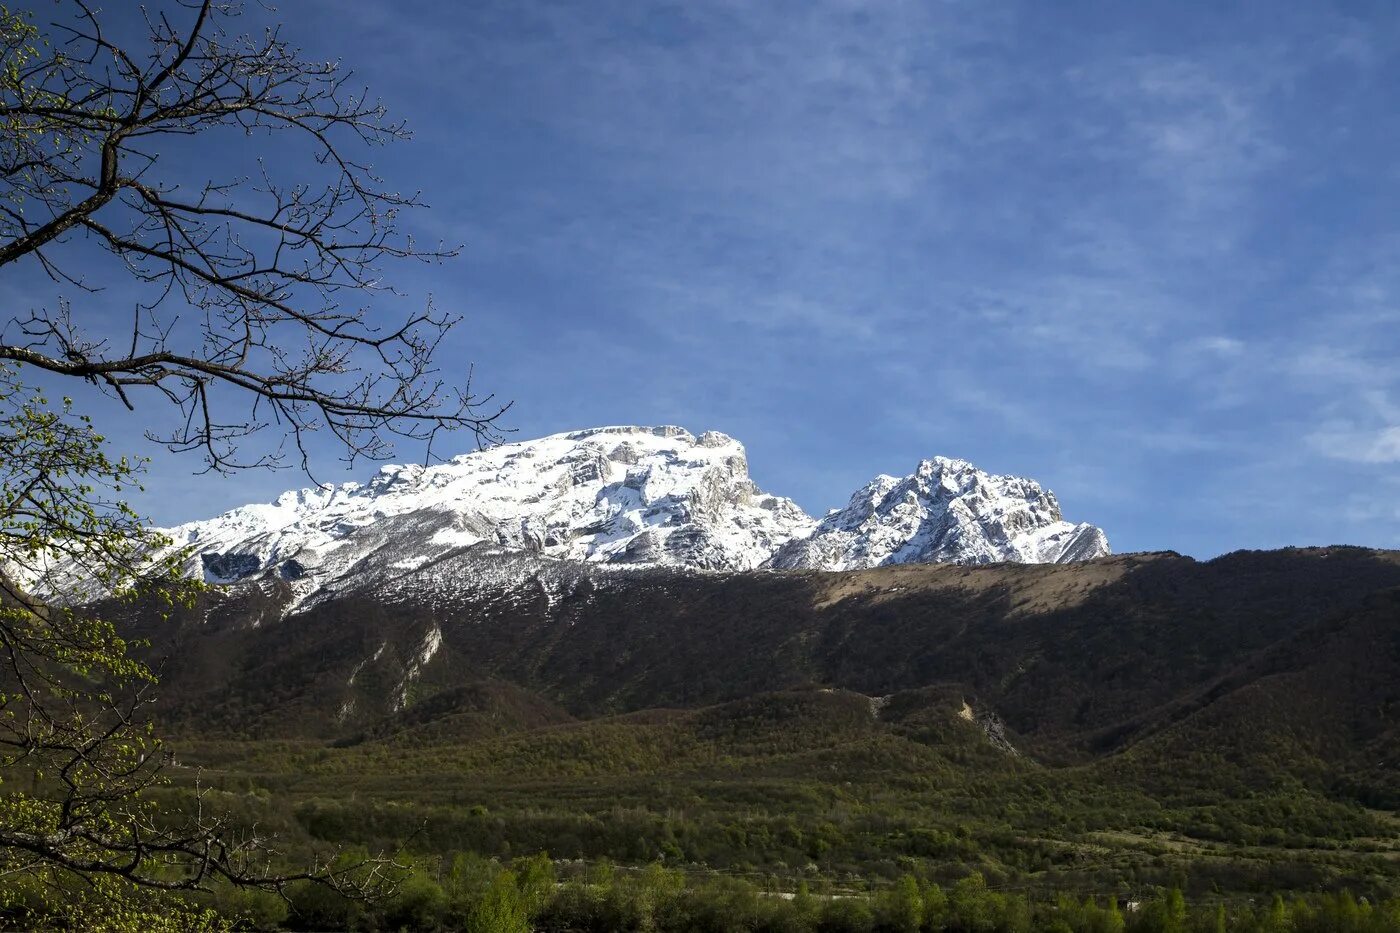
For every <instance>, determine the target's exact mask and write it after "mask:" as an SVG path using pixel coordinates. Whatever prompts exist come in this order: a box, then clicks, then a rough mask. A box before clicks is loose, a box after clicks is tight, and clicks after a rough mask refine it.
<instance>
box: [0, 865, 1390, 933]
mask: <svg viewBox="0 0 1400 933" xmlns="http://www.w3.org/2000/svg"><path fill="white" fill-rule="evenodd" d="M557 871H562V872H564V873H566V874H567V877H564V878H563V879H562V880H561V878H560V877H559V876H558V875H557V874H556V872H557ZM156 897H157V896H156V895H153V894H151V893H150V892H141V891H137V890H135V889H127V888H123V887H121V886H120V885H118V884H115V883H110V882H103V883H101V884H99V885H98V886H97V887H96V888H94V889H89V890H86V891H84V890H77V889H68V890H55V889H39V888H37V887H33V886H31V887H22V886H21V887H15V886H11V887H9V888H8V889H6V891H5V899H4V901H3V903H4V914H3V922H4V926H5V928H30V927H33V926H36V925H39V926H42V925H45V924H52V925H54V926H57V927H63V928H71V929H84V930H103V931H107V930H110V931H127V930H132V931H135V930H151V931H167V930H168V931H204V930H233V929H236V930H282V929H288V930H362V931H387V930H409V931H427V933H436V931H446V930H462V931H467V933H530V931H541V933H594V931H596V933H615V931H655V933H664V931H677V933H679V931H712V933H731V931H752V933H769V931H771V933H922V931H929V933H944V931H946V933H964V931H966V933H1036V931H1053V933H1216V931H1243V933H1285V931H1288V933H1390V931H1400V899H1397V900H1391V901H1387V902H1383V903H1371V902H1369V901H1368V900H1367V899H1366V898H1356V897H1353V896H1352V895H1351V894H1349V893H1346V892H1343V893H1339V894H1324V895H1309V896H1297V897H1293V898H1291V899H1285V898H1284V897H1281V896H1275V897H1272V898H1265V899H1262V900H1249V901H1238V902H1227V901H1221V900H1218V899H1215V900H1212V899H1200V900H1198V901H1196V902H1192V901H1191V900H1189V899H1188V898H1187V897H1185V896H1184V895H1183V894H1182V893H1181V891H1179V890H1177V889H1169V890H1166V891H1162V892H1160V893H1159V894H1158V895H1157V896H1155V897H1152V898H1149V899H1146V900H1141V901H1137V900H1134V901H1128V902H1124V903H1120V902H1119V901H1118V900H1117V899H1116V898H1113V897H1107V898H1103V897H1100V898H1092V897H1091V898H1084V899H1077V898H1075V897H1072V896H1070V895H1061V896H1060V897H1058V898H1057V899H1055V900H1053V901H1046V900H1035V899H1032V898H1028V897H1026V896H1024V895H1022V894H1018V893H1015V892H1009V891H1002V890H997V889H995V888H993V887H990V886H989V885H988V884H987V882H986V880H985V879H984V878H983V876H982V875H980V874H977V873H974V874H971V875H968V876H967V877H965V878H963V879H961V880H959V881H957V882H954V883H952V884H950V885H946V886H941V885H939V884H937V883H934V882H931V881H928V880H926V879H920V878H917V877H915V876H913V875H905V876H902V877H901V878H899V879H898V880H897V881H896V882H895V883H894V884H892V885H887V886H885V887H882V888H880V889H878V890H874V891H859V890H849V891H823V892H813V891H811V890H809V889H808V887H807V886H806V885H802V886H800V887H799V888H798V889H797V890H796V891H777V890H773V889H771V888H770V887H767V886H764V885H761V884H755V883H752V882H750V881H747V880H744V879H741V878H734V877H715V876H710V877H706V878H688V877H687V876H686V875H684V874H683V873H681V872H679V871H676V870H673V869H667V868H664V867H662V866H661V865H659V864H653V865H650V866H647V867H645V868H641V869H636V870H626V869H621V868H618V867H616V866H614V865H612V864H611V863H607V862H603V863H594V864H591V865H588V866H579V865H573V864H569V863H565V864H563V865H560V866H556V864H555V863H553V862H551V861H550V859H549V858H548V857H546V856H544V855H537V856H533V857H530V858H525V859H517V860H516V861H515V862H512V863H509V864H505V863H501V862H499V861H496V860H488V859H483V858H480V857H478V856H472V855H462V854H459V855H457V856H455V857H453V858H451V859H442V860H433V861H431V862H424V863H422V864H420V865H418V866H416V867H415V868H414V870H413V871H412V873H411V874H410V876H409V877H408V878H407V879H406V880H405V882H404V883H403V884H402V885H401V886H400V887H399V889H398V891H397V893H396V895H395V896H394V897H393V898H391V899H389V900H387V901H384V902H382V903H379V904H376V905H367V904H365V903H364V902H357V901H352V900H348V899H346V898H344V897H341V896H340V895H338V894H336V893H335V892H334V891H331V890H329V889H327V888H325V887H323V886H315V885H304V886H297V887H293V888H291V889H290V890H289V892H288V895H287V897H286V898H280V897H278V896H276V895H273V894H270V893H268V892H264V891H255V890H249V889H239V888H234V887H229V886H225V887H222V888H219V889H216V890H215V891H213V892H211V893H208V894H205V895H199V896H188V895H187V896H184V897H183V898H182V899H181V900H172V899H170V898H171V897H172V896H166V899H165V900H156V899H154V898H156Z"/></svg>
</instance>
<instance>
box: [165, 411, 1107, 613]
mask: <svg viewBox="0 0 1400 933" xmlns="http://www.w3.org/2000/svg"><path fill="white" fill-rule="evenodd" d="M168 534H169V535H170V536H171V538H172V539H174V541H175V542H176V544H177V545H178V546H192V547H193V548H194V554H195V556H194V558H193V560H192V563H191V566H190V572H191V573H192V574H202V575H203V577H204V578H205V579H206V580H208V581H209V582H214V583H229V582H233V581H236V580H241V579H246V578H249V577H252V576H256V575H260V574H262V573H265V572H269V571H275V573H276V575H277V576H278V577H280V578H281V579H282V580H284V581H289V582H290V583H291V584H292V585H293V588H294V590H295V591H296V592H297V593H298V594H299V595H298V598H297V602H298V603H300V602H301V601H302V600H303V599H304V598H305V597H306V596H307V595H309V594H311V593H314V592H325V591H326V588H327V587H331V586H333V585H335V584H336V581H345V582H347V583H348V582H349V581H352V580H353V581H357V582H358V583H359V584H363V583H364V582H365V581H366V580H368V579H376V578H378V577H379V576H380V575H381V574H382V573H383V572H385V571H393V572H402V571H405V570H412V569H416V568H419V567H422V566H424V565H426V564H429V563H432V562H434V561H437V560H439V559H441V558H443V557H445V556H446V555H448V554H451V553H453V552H456V551H460V550H461V549H462V548H464V547H475V548H477V549H478V550H484V551H491V552H494V553H504V552H515V553H521V554H529V555H532V556H534V557H536V558H553V559H563V560H571V561H580V562H586V563H604V564H613V565H618V564H622V565H652V566H656V565H660V566H672V567H683V568H691V569H698V570H721V571H739V570H752V569H756V568H759V567H763V566H770V567H776V568H809V569H823V570H841V569H847V568H862V567H874V566H879V565H883V564H897V563H909V562H926V561H941V562H954V563H988V562H993V561H1019V562H1027V563H1046V562H1061V561H1067V560H1083V559H1087V558H1091V557H1098V556H1101V555H1105V554H1107V553H1108V542H1107V540H1106V539H1105V538H1104V535H1103V532H1101V531H1100V530H1099V529H1097V528H1095V527H1093V526H1092V525H1072V524H1070V523H1069V522H1065V521H1063V520H1062V519H1061V517H1060V509H1059V506H1058V505H1057V504H1056V502H1055V498H1054V496H1052V495H1051V494H1050V493H1048V492H1046V491H1044V490H1042V489H1041V488H1040V486H1038V485H1037V484H1036V483H1034V482H1032V481H1030V480H1026V479H1019V478H1016V477H1006V476H989V475H988V474H986V473H982V472H980V471H978V470H976V469H975V468H974V467H972V466H971V465H970V464H968V463H966V462H964V461H961V460H947V459H944V458H935V459H933V460H926V461H924V462H923V463H921V464H920V465H919V469H918V470H917V471H916V472H915V473H914V474H913V475H912V476H908V477H905V478H904V479H896V478H894V477H889V476H881V477H878V478H877V479H876V480H875V481H873V482H872V483H870V484H869V485H868V486H866V487H865V488H864V489H862V490H861V491H860V492H858V493H856V495H855V496H853V497H852V499H851V501H850V504H849V505H847V506H846V508H845V509H842V510H840V511H838V512H834V513H832V514H831V515H829V516H828V517H827V518H825V519H824V520H822V521H821V522H820V523H818V522H816V521H814V520H813V519H812V518H811V517H809V516H808V515H807V514H806V513H805V512H803V511H802V509H800V508H799V507H798V506H797V505H796V504H794V503H793V502H792V501H791V500H788V499H784V498H780V497H778V496H773V495H769V494H767V493H765V492H763V491H762V490H760V489H759V488H758V487H757V486H756V485H754V483H753V481H752V480H750V479H749V473H748V462H747V460H746V458H745V455H744V448H743V446H742V445H741V444H740V443H739V442H738V441H736V440H734V439H733V438H731V437H729V436H727V435H725V434H721V433H719V432H717V431H707V432H705V433H704V434H701V435H700V436H699V437H698V438H697V437H695V436H693V435H692V434H690V433H689V432H688V431H685V430H684V429H682V428H677V427H656V428H643V427H608V428H594V429H592V430H586V431H574V432H570V433H567V434H555V435H552V436H550V437H545V438H542V439H540V440H536V441H526V442H522V443H516V444H503V445H501V446H498V447H494V448H491V449H490V450H485V451H480V452H477V453H472V454H466V455H463V456H460V457H455V458H453V459H452V460H451V461H449V462H447V463H443V464H440V465H437V466H432V467H426V468H425V467H421V466H386V467H384V468H382V469H381V470H380V471H379V473H378V474H377V475H376V476H375V477H374V478H373V479H371V480H370V482H368V483H367V484H364V485H360V484H358V483H346V484H344V485H342V486H334V487H332V486H326V487H322V488H319V489H302V490H299V491H294V492H288V493H284V494H283V495H282V496H280V497H279V498H278V499H277V500H276V501H275V502H272V503H268V504H255V505H247V506H243V507H241V508H237V509H234V510H233V511H231V512H228V513H226V514H224V515H221V516H219V517H217V518H213V519H209V520H207V521H198V522H191V523H189V524H185V525H181V526H179V527H177V528H174V529H171V530H169V532H168Z"/></svg>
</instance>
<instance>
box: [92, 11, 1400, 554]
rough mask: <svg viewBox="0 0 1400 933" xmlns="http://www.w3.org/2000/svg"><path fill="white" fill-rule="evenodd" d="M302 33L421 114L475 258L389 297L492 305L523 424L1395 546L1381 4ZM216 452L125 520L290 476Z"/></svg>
mask: <svg viewBox="0 0 1400 933" xmlns="http://www.w3.org/2000/svg"><path fill="white" fill-rule="evenodd" d="M259 15H262V14H259ZM277 15H278V16H280V17H281V19H282V20H283V22H284V24H285V27H284V34H285V35H286V36H287V37H288V38H291V39H293V40H294V41H296V42H297V43H298V44H300V45H302V46H303V47H304V48H305V49H306V51H307V52H308V54H310V55H313V56H315V57H318V58H340V59H342V60H343V61H344V62H345V63H346V64H347V65H349V66H352V67H353V68H354V70H355V71H356V73H357V74H358V75H359V76H360V77H361V78H362V79H363V81H364V82H365V83H366V84H367V85H368V86H369V87H370V88H372V89H373V90H374V92H376V93H377V94H378V95H380V96H382V98H383V99H384V100H385V102H386V103H387V104H388V105H389V106H390V107H391V108H392V110H393V111H394V113H395V114H396V115H398V116H401V117H403V118H405V119H406V120H407V121H408V122H409V123H410V124H411V126H412V127H413V128H414V130H415V139H414V140H413V141H412V142H410V143H408V144H405V145H402V146H397V147H394V148H393V149H392V150H388V151H384V152H381V153H379V154H378V156H377V162H376V166H377V168H378V169H379V170H380V171H381V172H382V173H383V174H384V175H385V176H387V177H388V179H389V180H390V181H391V182H396V183H399V184H402V185H405V186H410V187H416V188H421V189H422V191H423V192H424V196H425V199H426V200H427V201H428V202H429V203H430V204H431V205H432V209H431V210H430V211H429V212H427V213H425V214H424V215H422V216H420V217H418V218H416V219H415V220H414V224H415V225H416V228H417V230H418V231H419V232H420V233H421V234H423V235H424V236H427V237H429V238H441V239H444V240H447V241H449V242H459V243H462V244H464V247H465V249H464V252H463V254H462V257H461V258H460V259H458V260H456V261H453V262H451V263H449V264H447V265H445V266H440V267H411V268H404V269H400V270H398V276H397V281H398V282H399V283H400V284H401V285H402V286H403V287H404V288H405V290H406V291H408V292H409V294H410V295H411V296H417V297H419V298H421V296H424V295H427V294H429V293H430V294H431V295H432V296H433V298H434V300H435V301H436V303H437V304H438V305H439V306H441V307H443V308H445V309H450V310H454V311H458V312H460V313H463V314H465V315H466V318H467V320H466V323H465V324H464V325H463V326H462V327H461V328H460V330H459V333H458V334H456V335H455V336H454V338H453V341H452V343H451V345H450V346H449V347H448V352H447V355H446V356H445V358H444V359H445V361H449V362H450V363H452V364H454V365H456V366H457V367H460V368H465V366H466V364H467V363H468V362H472V361H474V362H475V364H476V374H477V379H478V381H479V383H480V384H482V385H484V386H486V387H488V388H490V389H492V390H494V391H496V392H497V393H498V394H499V395H501V396H503V397H506V398H510V399H513V400H514V402H515V407H514V409H513V410H512V412H511V414H510V418H509V426H510V427H513V428H515V429H517V431H518V433H517V437H519V438H522V439H523V438H529V437H534V436H538V435H541V434H545V433H551V432H555V431H561V430H567V429H572V428H577V427H583V426H591V425H597V424H623V423H642V424H651V423H670V424H681V425H684V426H686V427H688V428H690V429H691V430H694V431H696V432H699V431H701V430H706V429H718V430H722V431H725V432H727V433H729V434H732V435H734V436H736V437H738V438H740V439H741V440H742V441H744V443H745V444H746V446H747V447H748V450H749V458H750V465H751V469H752V472H753V475H754V477H755V479H756V480H757V481H758V482H759V483H760V484H761V485H762V486H764V487H765V488H766V489H768V490H770V491H773V492H777V493H781V494H785V495H789V496H792V497H793V498H795V499H796V500H797V501H798V502H799V503H801V504H802V505H803V506H804V507H805V508H807V509H808V511H811V512H814V513H817V514H820V513H821V512H823V511H824V510H826V509H827V508H830V507H833V506H837V505H841V504H843V503H844V501H845V499H846V497H847V496H848V495H849V494H850V493H851V492H852V491H853V490H854V489H855V488H857V487H858V486H859V485H861V484H863V483H864V482H866V481H867V480H869V479H870V478H871V477H872V476H874V475H875V474H877V473H881V472H888V473H907V472H909V471H910V470H912V468H913V467H914V465H915V463H916V462H917V461H918V460H919V459H920V458H922V457H928V456H932V455H934V454H945V455H949V456H959V457H964V458H967V459H969V460H972V461H973V462H974V463H976V464H978V465H979V466H981V467H982V468H984V469H987V470H991V471H995V472H1006V473H1017V474H1022V475H1026V476H1031V477H1034V478H1036V479H1038V480H1040V481H1041V482H1042V483H1043V484H1044V485H1046V486H1048V487H1049V488H1051V489H1053V490H1054V491H1055V492H1056V493H1057V494H1058V496H1059V498H1060V501H1061V504H1062V506H1063V508H1064V511H1065V514H1066V517H1067V518H1070V519H1072V520H1087V521H1093V522H1095V523H1097V524H1100V525H1102V526H1103V527H1104V528H1105V529H1106V530H1107V532H1108V534H1109V537H1110V540H1111V541H1112V543H1113V545H1114V547H1115V549H1116V550H1155V549H1167V548H1170V549H1174V550H1178V551H1182V552H1185V553H1189V554H1193V555H1197V556H1201V557H1207V556H1212V555H1215V554H1218V553H1221V552H1224V551H1229V550H1234V549H1236V548H1244V547H1276V546H1282V545H1286V544H1328V543H1343V542H1344V543H1355V544H1366V545H1374V546H1381V547H1400V367H1397V366H1396V357H1397V353H1400V106H1397V104H1400V93H1397V91H1396V90H1395V89H1396V88H1400V55H1397V51H1400V49H1398V48H1397V46H1398V45H1400V7H1396V6H1395V5H1394V4H1391V3H1375V4H1366V3H1348V4H1345V5H1338V6H1336V7H1329V6H1327V5H1325V4H1321V3H1312V2H1308V3H1296V4H1286V3H1280V2H1270V3H1262V2H1261V3H1241V4H1214V3H1178V2H1153V3H1124V2H1103V3H1095V2H1063V3H1042V2H1025V3H984V2H945V3H937V2H900V0H888V2H879V3H856V2H847V0H815V2H802V3H786V2H771V0H763V2H757V0H755V2H720V0H692V2H685V3H666V2H639V0H636V2H634V0H619V2H608V0H590V2H586V3H584V2H569V3H541V2H535V0H510V2H499V3H496V2H487V0H473V2H470V3H457V2H427V0H394V2H392V3H390V2H378V0H334V2H332V0H300V2H297V3H288V4H283V5H281V8H280V13H278V14H277ZM211 157H213V156H211ZM272 158H274V159H275V158H276V156H275V154H274V155H272ZM108 423H109V424H110V425H111V429H112V430H113V432H114V433H116V434H118V435H120V436H129V435H130V433H131V431H130V428H131V427H132V426H133V424H132V422H131V419H126V420H123V418H122V417H121V416H118V415H112V416H110V421H109V422H108ZM467 444H468V440H467V439H466V438H463V439H462V441H461V443H460V445H459V446H461V447H463V448H465V446H466V445H467ZM451 452H455V451H444V453H451ZM419 453H420V452H418V451H411V450H404V451H403V454H404V457H405V458H406V459H410V458H412V457H414V456H417V455H418V454H419ZM333 462H334V461H333V458H332V457H331V455H330V453H329V451H327V457H326V460H325V468H324V469H323V470H322V471H321V472H322V473H323V474H324V476H325V478H328V479H334V480H336V481H339V480H342V479H352V478H353V479H362V478H363V477H364V475H365V474H367V473H368V472H369V471H370V470H371V469H373V467H367V466H363V465H362V466H361V467H359V468H358V469H357V470H356V472H355V473H353V474H350V475H346V474H344V472H343V471H339V472H337V471H335V470H334V469H333V467H332V466H331V465H332V464H333ZM196 466H197V464H196V463H194V462H193V461H190V460H181V459H179V458H174V457H170V456H160V457H158V458H157V460H156V462H155V464H154V466H153V471H154V476H153V483H152V484H151V485H152V487H153V489H155V490H157V491H158V492H157V494H155V495H151V496H148V497H147V498H146V499H145V500H143V501H142V502H141V503H139V504H140V505H141V506H142V507H143V508H144V509H145V510H146V511H147V512H149V513H150V514H151V515H153V517H154V518H155V519H156V520H158V521H160V522H167V523H168V522H174V521H178V520H183V519H188V518H196V517H204V516H207V515H209V514H212V513H214V512H217V511H219V510H221V509H223V508H226V507H231V506H233V505H236V504H239V503H240V502H243V501H247V500H250V499H260V498H268V497H270V496H272V495H274V494H275V493H276V492H277V491H278V490H280V489H282V488H286V487H289V486H295V485H302V484H304V480H303V478H302V477H301V476H299V475H297V474H295V473H292V472H283V473H277V474H245V475H239V476H235V477H233V478H210V477H193V476H191V475H190V472H191V471H192V469H194V468H195V467H196Z"/></svg>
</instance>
